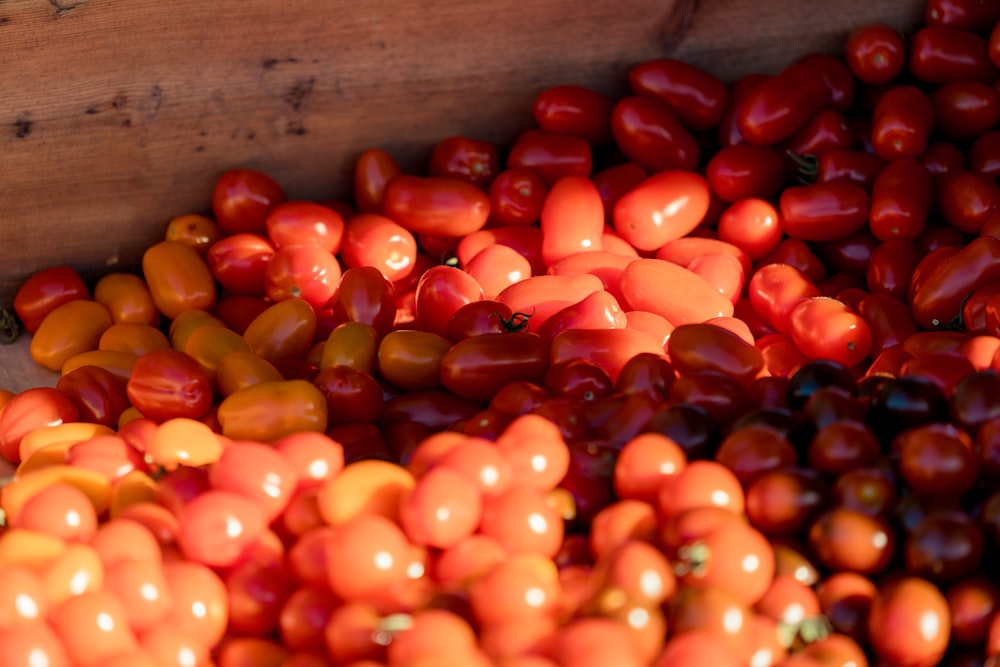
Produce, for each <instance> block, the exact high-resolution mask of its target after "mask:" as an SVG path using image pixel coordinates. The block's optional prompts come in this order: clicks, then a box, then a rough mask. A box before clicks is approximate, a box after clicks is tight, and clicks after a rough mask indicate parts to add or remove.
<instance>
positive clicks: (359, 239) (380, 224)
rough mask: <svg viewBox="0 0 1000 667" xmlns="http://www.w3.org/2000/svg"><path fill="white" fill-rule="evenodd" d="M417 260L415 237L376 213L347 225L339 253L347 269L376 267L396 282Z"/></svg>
mask: <svg viewBox="0 0 1000 667" xmlns="http://www.w3.org/2000/svg"><path fill="white" fill-rule="evenodd" d="M470 187H472V186H470ZM416 257H417V240H416V239H415V238H414V236H413V233H412V232H410V230H408V229H406V228H405V227H403V226H402V225H400V224H398V223H396V222H394V221H393V220H390V219H389V218H387V217H385V216H383V215H379V214H377V213H359V214H358V215H356V216H354V217H353V218H351V219H350V220H348V221H347V225H346V228H345V230H344V243H343V247H342V248H341V251H340V259H341V260H342V261H343V262H344V264H345V265H346V266H347V267H349V268H354V267H360V266H374V267H375V268H377V269H378V270H379V271H381V272H382V274H383V275H384V276H385V277H386V278H388V279H389V280H391V281H393V282H396V281H397V280H400V279H402V278H404V277H406V276H408V275H409V274H410V272H411V271H413V267H414V264H415V262H416Z"/></svg>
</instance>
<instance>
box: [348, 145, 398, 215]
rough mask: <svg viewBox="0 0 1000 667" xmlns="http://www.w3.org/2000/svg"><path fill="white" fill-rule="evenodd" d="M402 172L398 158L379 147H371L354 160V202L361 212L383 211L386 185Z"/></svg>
mask: <svg viewBox="0 0 1000 667" xmlns="http://www.w3.org/2000/svg"><path fill="white" fill-rule="evenodd" d="M401 173H403V172H402V169H401V168H400V166H399V164H398V163H397V162H396V159H395V158H394V157H392V155H390V154H389V153H387V152H386V151H384V150H382V149H379V148H369V149H367V150H365V151H362V153H361V154H360V155H359V156H358V158H357V160H355V162H354V204H355V206H357V207H358V212H359V213H382V199H383V197H384V195H385V186H386V185H388V183H389V181H391V180H392V179H394V178H395V177H396V176H399V175H400V174H401Z"/></svg>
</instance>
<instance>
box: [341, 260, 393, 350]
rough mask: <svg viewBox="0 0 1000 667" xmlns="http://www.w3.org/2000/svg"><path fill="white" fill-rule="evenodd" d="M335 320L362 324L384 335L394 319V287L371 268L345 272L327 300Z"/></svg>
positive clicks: (353, 269)
mask: <svg viewBox="0 0 1000 667" xmlns="http://www.w3.org/2000/svg"><path fill="white" fill-rule="evenodd" d="M330 307H332V308H333V316H334V319H335V320H336V321H337V322H339V323H343V322H361V323H364V324H368V325H370V326H371V327H372V328H373V329H375V331H376V332H378V334H379V335H381V336H384V335H385V334H386V333H388V332H389V330H390V329H391V328H392V324H393V322H394V321H395V320H396V288H395V286H394V285H393V284H392V282H390V281H389V280H388V279H387V278H386V277H385V275H383V274H382V272H381V271H379V270H378V269H377V268H376V267H374V266H357V267H353V268H350V269H347V270H346V271H344V273H343V275H341V276H340V282H339V283H338V284H337V291H336V293H335V294H334V296H333V298H332V299H331V300H330Z"/></svg>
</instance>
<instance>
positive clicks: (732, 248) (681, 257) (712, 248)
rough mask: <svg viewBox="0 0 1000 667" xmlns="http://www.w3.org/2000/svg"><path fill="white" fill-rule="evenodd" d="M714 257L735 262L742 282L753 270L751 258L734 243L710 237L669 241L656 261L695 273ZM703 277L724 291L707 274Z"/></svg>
mask: <svg viewBox="0 0 1000 667" xmlns="http://www.w3.org/2000/svg"><path fill="white" fill-rule="evenodd" d="M713 255H726V256H728V258H729V259H731V260H734V262H733V264H734V265H735V266H737V267H738V268H739V270H740V273H741V275H740V280H742V278H743V276H744V275H745V274H748V273H750V271H751V270H752V268H753V267H752V266H751V260H750V256H749V255H747V253H745V252H744V251H743V250H742V249H741V248H739V247H738V246H736V245H733V244H732V243H727V242H726V241H722V240H720V239H716V238H709V237H706V238H703V237H699V236H685V237H682V238H679V239H674V240H673V241H667V242H666V243H665V244H663V245H662V246H660V248H659V249H658V250H657V251H656V254H655V255H654V256H655V257H656V259H664V260H666V261H668V262H673V263H674V264H679V265H681V266H683V267H685V268H688V269H691V270H692V271H695V270H696V269H695V267H696V266H697V264H699V263H700V262H702V261H704V260H706V259H708V258H710V257H712V256H713ZM702 275H703V277H705V279H706V280H708V281H709V282H710V283H711V284H712V285H714V286H715V287H717V288H719V289H720V291H722V287H723V286H722V285H721V284H717V283H715V282H713V281H711V280H709V278H708V277H707V274H702ZM738 291H739V290H737V292H738Z"/></svg>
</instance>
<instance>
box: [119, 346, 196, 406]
mask: <svg viewBox="0 0 1000 667" xmlns="http://www.w3.org/2000/svg"><path fill="white" fill-rule="evenodd" d="M125 389H126V392H127V393H128V398H129V400H130V401H131V402H132V405H134V406H135V407H136V408H137V409H138V410H139V412H141V413H142V414H143V416H145V417H148V418H150V419H153V420H155V421H158V422H162V421H166V420H168V419H171V418H173V417H188V418H191V419H197V418H199V417H202V416H204V415H205V414H206V413H207V412H208V410H209V409H210V408H211V407H212V381H211V380H210V379H209V377H208V374H207V373H206V372H205V371H204V370H203V369H202V367H201V366H199V365H198V362H196V361H195V360H194V359H192V358H191V357H189V356H188V355H186V354H184V353H183V352H178V351H176V350H154V351H152V352H149V353H147V354H145V355H143V356H142V357H140V358H139V361H137V362H136V365H135V367H134V368H133V369H132V375H131V376H130V377H129V380H128V383H127V384H126V386H125Z"/></svg>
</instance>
